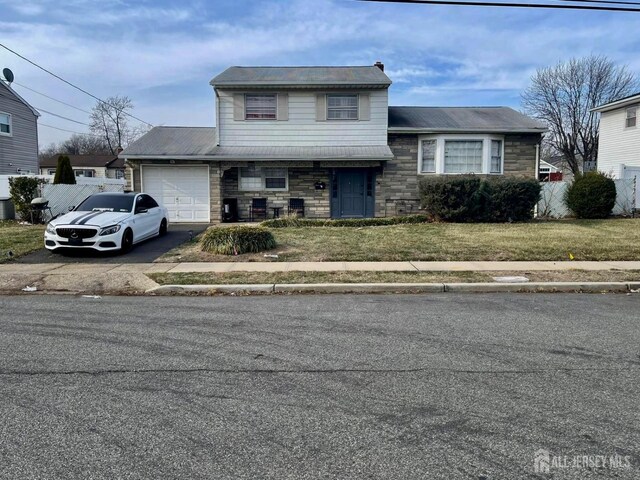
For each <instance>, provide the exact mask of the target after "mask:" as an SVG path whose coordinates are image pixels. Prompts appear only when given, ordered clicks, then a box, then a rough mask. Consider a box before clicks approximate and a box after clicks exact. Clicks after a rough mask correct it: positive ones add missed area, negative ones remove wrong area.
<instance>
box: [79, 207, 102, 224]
mask: <svg viewBox="0 0 640 480" xmlns="http://www.w3.org/2000/svg"><path fill="white" fill-rule="evenodd" d="M103 213H106V212H105V211H104V210H100V211H99V212H93V213H92V214H91V215H89V216H88V217H84V218H83V219H82V220H80V221H79V222H78V225H84V224H85V223H87V222H88V221H89V220H92V219H94V218H96V217H97V216H98V215H101V214H103Z"/></svg>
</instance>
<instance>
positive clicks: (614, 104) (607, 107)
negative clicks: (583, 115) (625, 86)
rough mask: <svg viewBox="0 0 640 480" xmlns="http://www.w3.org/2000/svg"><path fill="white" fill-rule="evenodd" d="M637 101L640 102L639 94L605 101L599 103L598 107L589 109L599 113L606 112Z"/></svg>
mask: <svg viewBox="0 0 640 480" xmlns="http://www.w3.org/2000/svg"><path fill="white" fill-rule="evenodd" d="M639 102H640V95H635V96H633V97H631V98H624V99H622V100H617V101H615V102H610V103H605V104H604V105H600V106H599V107H595V108H592V109H591V110H589V111H590V112H599V113H602V112H608V111H610V110H615V109H617V108H624V107H627V106H629V105H633V104H635V103H639Z"/></svg>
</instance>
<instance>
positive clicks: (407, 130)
mask: <svg viewBox="0 0 640 480" xmlns="http://www.w3.org/2000/svg"><path fill="white" fill-rule="evenodd" d="M548 131H549V129H548V128H518V129H515V130H509V129H504V128H502V129H487V128H411V127H389V132H390V133H425V134H426V133H545V132H548Z"/></svg>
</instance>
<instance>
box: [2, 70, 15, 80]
mask: <svg viewBox="0 0 640 480" xmlns="http://www.w3.org/2000/svg"><path fill="white" fill-rule="evenodd" d="M2 75H3V76H4V78H5V79H6V80H7V82H8V83H11V82H13V72H12V71H11V70H9V69H8V68H3V69H2Z"/></svg>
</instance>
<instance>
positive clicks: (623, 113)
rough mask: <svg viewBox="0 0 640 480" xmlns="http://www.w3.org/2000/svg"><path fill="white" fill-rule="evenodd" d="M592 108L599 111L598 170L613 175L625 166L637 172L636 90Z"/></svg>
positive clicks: (639, 102) (639, 112) (639, 113)
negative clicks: (626, 95) (628, 94)
mask: <svg viewBox="0 0 640 480" xmlns="http://www.w3.org/2000/svg"><path fill="white" fill-rule="evenodd" d="M594 111H595V112H600V139H599V142H598V170H600V171H601V172H605V173H609V174H611V175H613V176H614V177H615V178H624V177H625V176H627V175H625V170H629V169H631V170H633V171H637V172H638V173H640V122H639V121H638V117H640V92H639V93H636V94H635V95H631V96H629V97H625V98H622V99H619V100H616V101H614V102H609V103H607V104H605V105H600V106H599V107H597V108H595V109H594ZM634 176H635V173H634Z"/></svg>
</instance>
